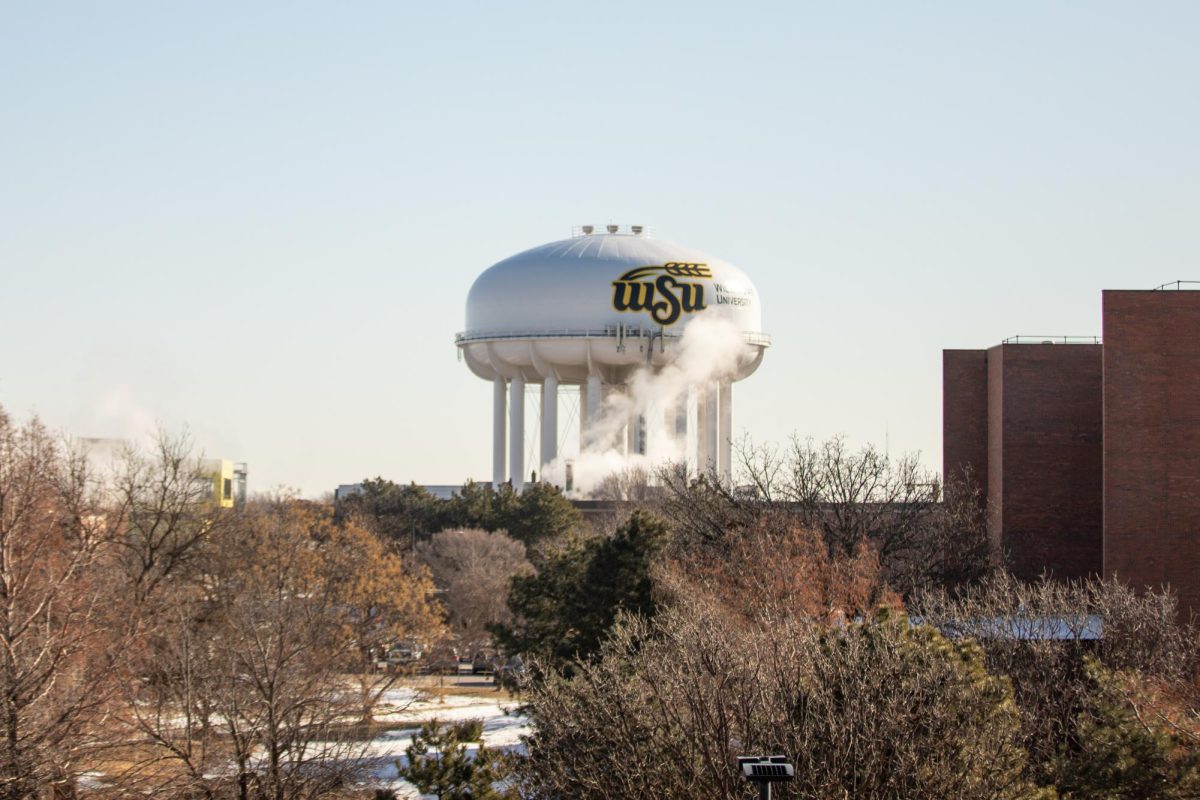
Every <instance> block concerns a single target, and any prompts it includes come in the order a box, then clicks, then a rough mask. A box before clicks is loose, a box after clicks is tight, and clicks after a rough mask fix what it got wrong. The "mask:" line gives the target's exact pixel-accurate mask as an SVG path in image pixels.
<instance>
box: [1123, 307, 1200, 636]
mask: <svg viewBox="0 0 1200 800" xmlns="http://www.w3.org/2000/svg"><path fill="white" fill-rule="evenodd" d="M1103 298H1104V299H1103V303H1104V571H1105V572H1106V573H1107V574H1109V575H1112V574H1115V575H1117V577H1119V578H1120V579H1122V580H1124V581H1126V582H1128V583H1130V584H1132V585H1134V586H1135V587H1137V588H1139V589H1140V588H1143V587H1146V586H1151V587H1159V586H1162V585H1164V584H1169V585H1170V586H1171V587H1172V588H1173V589H1175V591H1177V592H1178V594H1179V600H1180V606H1181V610H1182V612H1183V614H1184V616H1185V617H1186V616H1188V615H1190V614H1192V613H1200V292H1193V291H1162V292H1149V291H1106V292H1104V295H1103Z"/></svg>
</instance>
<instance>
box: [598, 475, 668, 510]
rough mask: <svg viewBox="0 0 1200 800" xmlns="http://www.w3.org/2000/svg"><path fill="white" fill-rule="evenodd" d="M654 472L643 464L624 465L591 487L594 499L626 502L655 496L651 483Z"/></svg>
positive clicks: (649, 498)
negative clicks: (623, 467)
mask: <svg viewBox="0 0 1200 800" xmlns="http://www.w3.org/2000/svg"><path fill="white" fill-rule="evenodd" d="M653 477H654V472H653V471H652V470H649V469H647V468H645V467H643V466H632V467H626V468H625V469H622V470H617V471H616V472H612V473H610V474H608V475H606V476H605V477H604V478H602V479H601V480H600V482H599V483H597V484H596V486H595V488H593V489H592V492H591V497H592V499H594V500H616V501H621V502H627V503H637V502H645V501H648V500H653V499H655V498H656V496H657V494H658V493H657V492H656V491H655V488H656V487H655V486H654V485H653Z"/></svg>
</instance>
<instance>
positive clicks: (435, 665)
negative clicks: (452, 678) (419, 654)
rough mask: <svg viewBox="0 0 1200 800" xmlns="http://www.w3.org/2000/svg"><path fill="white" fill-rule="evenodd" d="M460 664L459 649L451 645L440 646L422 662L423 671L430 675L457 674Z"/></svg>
mask: <svg viewBox="0 0 1200 800" xmlns="http://www.w3.org/2000/svg"><path fill="white" fill-rule="evenodd" d="M458 664H459V660H458V651H456V650H455V649H454V648H449V647H447V648H438V649H435V650H433V651H432V652H430V653H429V654H428V655H427V656H426V657H425V659H424V661H422V662H421V671H422V672H425V673H428V674H430V675H457V674H458Z"/></svg>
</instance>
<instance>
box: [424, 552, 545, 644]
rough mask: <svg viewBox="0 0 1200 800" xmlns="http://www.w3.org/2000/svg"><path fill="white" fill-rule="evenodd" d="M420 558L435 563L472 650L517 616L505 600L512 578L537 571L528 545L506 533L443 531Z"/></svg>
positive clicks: (457, 628)
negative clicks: (493, 629)
mask: <svg viewBox="0 0 1200 800" xmlns="http://www.w3.org/2000/svg"><path fill="white" fill-rule="evenodd" d="M417 556H418V558H420V559H421V561H422V562H424V563H425V564H426V565H428V566H429V569H430V571H431V572H432V574H433V580H434V582H435V583H436V584H437V586H438V587H439V589H440V590H441V592H442V600H443V602H444V604H445V606H446V611H447V613H448V615H449V623H450V626H451V629H452V630H453V631H454V632H455V634H457V636H458V637H459V640H460V641H461V643H462V644H463V645H464V646H465V647H466V649H467V651H468V652H474V651H477V650H479V649H481V648H483V647H484V646H486V645H487V643H488V642H489V641H490V639H491V634H489V633H488V630H489V628H490V627H491V626H493V625H496V624H500V623H506V622H509V621H510V620H511V614H510V613H509V611H508V606H507V604H506V603H505V598H506V597H507V595H508V587H509V581H510V580H511V579H512V578H513V577H514V576H516V575H526V574H529V573H531V572H532V571H533V567H532V566H531V565H530V563H529V560H528V559H527V558H526V557H525V546H524V545H523V544H521V543H520V542H518V541H516V540H515V539H512V538H510V537H509V536H507V535H505V534H504V533H503V532H502V531H496V532H492V533H489V532H487V531H484V530H479V529H476V528H459V529H454V530H446V531H442V532H441V533H437V534H434V536H433V538H432V539H430V540H429V541H428V542H422V543H420V544H419V545H418V546H417Z"/></svg>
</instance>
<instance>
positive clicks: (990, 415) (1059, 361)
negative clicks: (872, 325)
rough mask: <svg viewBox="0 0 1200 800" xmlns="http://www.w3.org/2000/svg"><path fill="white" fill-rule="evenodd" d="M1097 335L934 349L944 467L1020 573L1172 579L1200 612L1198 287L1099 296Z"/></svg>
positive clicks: (1138, 581) (1151, 581) (1191, 610)
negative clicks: (978, 503) (964, 487)
mask: <svg viewBox="0 0 1200 800" xmlns="http://www.w3.org/2000/svg"><path fill="white" fill-rule="evenodd" d="M1103 315H1104V323H1103V325H1104V339H1103V344H1102V345H1101V344H1099V343H1097V342H1094V341H1091V340H1089V343H1085V344H1078V343H1068V342H1069V340H1054V341H1055V342H1056V343H1053V344H1050V343H1042V342H1043V339H1042V337H1037V338H1035V339H1034V340H1033V341H1034V343H1026V342H1025V341H1024V340H1009V341H1008V342H1006V343H1004V344H1001V345H997V346H995V347H992V348H990V349H988V350H945V351H943V354H942V367H943V374H942V390H943V395H942V403H943V409H942V410H943V416H942V433H943V445H942V447H943V450H942V459H943V473H944V475H945V477H946V483H947V488H948V490H953V488H954V486H955V485H956V483H957V484H959V485H961V483H962V481H963V480H964V476H965V475H969V476H972V477H973V478H974V479H975V480H976V481H977V484H978V486H979V487H980V489H981V497H982V498H983V499H985V500H986V504H987V514H988V531H989V533H990V535H991V536H992V538H993V541H995V542H996V543H998V544H999V545H1000V546H1001V547H1002V549H1003V550H1004V552H1005V553H1006V554H1007V556H1008V558H1009V563H1010V567H1011V568H1012V570H1013V571H1014V572H1015V573H1016V574H1017V575H1019V576H1021V577H1024V578H1031V577H1036V576H1037V575H1038V574H1040V573H1041V572H1042V571H1043V570H1045V571H1048V572H1050V573H1052V574H1053V575H1054V576H1055V577H1060V578H1073V577H1083V576H1086V575H1093V574H1098V573H1103V574H1105V575H1116V576H1117V577H1118V578H1120V579H1122V580H1124V581H1126V582H1127V583H1129V584H1131V585H1133V586H1134V587H1136V588H1139V589H1141V588H1145V587H1156V588H1157V587H1161V586H1163V585H1169V586H1170V587H1171V588H1172V589H1173V590H1174V591H1175V592H1176V593H1177V594H1178V596H1179V601H1180V608H1181V610H1182V612H1183V614H1184V615H1185V616H1188V615H1191V614H1200V292H1197V291H1162V290H1154V291H1106V292H1104V293H1103Z"/></svg>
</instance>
